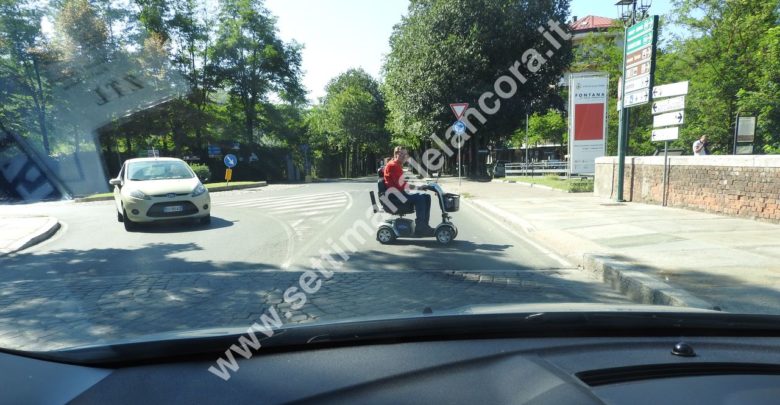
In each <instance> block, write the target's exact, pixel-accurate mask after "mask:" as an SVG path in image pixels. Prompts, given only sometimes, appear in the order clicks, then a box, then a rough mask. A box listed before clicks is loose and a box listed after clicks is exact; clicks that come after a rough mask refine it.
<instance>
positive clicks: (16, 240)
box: [0, 216, 60, 257]
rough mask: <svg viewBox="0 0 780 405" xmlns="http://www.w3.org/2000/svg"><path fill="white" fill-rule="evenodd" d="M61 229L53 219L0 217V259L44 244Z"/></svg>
mask: <svg viewBox="0 0 780 405" xmlns="http://www.w3.org/2000/svg"><path fill="white" fill-rule="evenodd" d="M59 228H60V223H59V222H57V219H56V218H52V217H2V216H0V257H2V256H5V255H7V254H10V253H14V252H17V251H19V250H22V249H25V248H27V247H30V246H32V245H35V244H36V243H39V242H42V241H44V240H46V239H48V238H49V237H50V236H52V235H54V233H55V232H57V230H58V229H59Z"/></svg>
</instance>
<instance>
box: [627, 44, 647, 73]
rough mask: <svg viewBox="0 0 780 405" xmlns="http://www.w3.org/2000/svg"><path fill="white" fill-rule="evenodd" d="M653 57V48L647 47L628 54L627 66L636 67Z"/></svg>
mask: <svg viewBox="0 0 780 405" xmlns="http://www.w3.org/2000/svg"><path fill="white" fill-rule="evenodd" d="M652 57H653V49H652V48H651V47H646V48H643V49H640V50H638V51H634V52H631V53H629V54H628V55H626V67H627V68H630V67H634V66H636V65H637V64H639V63H642V62H646V61H649V60H650V59H652Z"/></svg>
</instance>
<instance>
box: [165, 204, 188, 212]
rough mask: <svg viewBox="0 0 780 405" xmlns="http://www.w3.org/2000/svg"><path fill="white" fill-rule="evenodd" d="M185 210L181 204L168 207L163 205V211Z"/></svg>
mask: <svg viewBox="0 0 780 405" xmlns="http://www.w3.org/2000/svg"><path fill="white" fill-rule="evenodd" d="M181 211H184V207H182V206H181V205H171V206H168V207H163V212H181Z"/></svg>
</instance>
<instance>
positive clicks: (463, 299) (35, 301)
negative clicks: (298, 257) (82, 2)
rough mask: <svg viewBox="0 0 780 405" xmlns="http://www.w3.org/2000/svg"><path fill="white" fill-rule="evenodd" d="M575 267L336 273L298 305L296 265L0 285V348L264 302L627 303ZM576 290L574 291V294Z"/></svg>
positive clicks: (374, 307) (382, 311)
mask: <svg viewBox="0 0 780 405" xmlns="http://www.w3.org/2000/svg"><path fill="white" fill-rule="evenodd" d="M570 272H578V270H544V271H539V270H534V271H529V270H524V271H514V272H512V271H493V272H480V273H474V272H455V271H445V272H438V271H406V272H394V273H388V272H337V273H335V274H334V275H333V277H332V278H331V279H330V280H327V281H326V282H324V283H323V284H322V287H321V288H320V289H319V291H317V292H316V293H313V294H310V295H308V298H309V299H310V300H309V302H307V303H306V305H304V306H303V307H302V308H300V309H299V310H295V311H294V310H291V309H290V304H288V303H284V298H283V293H284V291H285V290H286V289H287V288H288V287H290V286H297V285H298V280H299V277H300V274H301V272H295V271H287V272H285V271H276V270H268V271H262V270H258V271H251V270H244V271H238V272H236V271H231V272H208V273H176V274H165V273H158V274H146V275H144V276H137V277H135V276H115V277H100V278H93V279H87V280H82V279H75V278H63V279H50V280H45V281H41V280H36V281H32V280H30V281H15V282H4V283H0V346H2V347H12V348H17V349H22V350H55V349H58V348H65V347H72V346H78V345H84V344H99V343H107V342H110V341H113V340H117V339H127V338H133V337H139V336H143V335H146V334H154V333H159V332H165V331H181V330H188V329H199V328H213V327H215V326H220V327H229V326H237V327H244V326H246V327H248V326H249V325H251V324H252V323H253V322H255V321H257V320H258V319H259V317H260V315H261V314H262V313H263V312H264V311H266V310H267V309H268V308H269V307H270V306H272V305H273V306H275V308H276V310H277V312H278V313H279V316H285V317H286V318H287V319H285V320H284V321H285V323H287V324H289V323H301V322H311V321H318V320H324V321H327V320H338V319H345V318H351V317H360V316H371V315H386V314H398V313H409V314H415V313H416V314H419V313H422V311H423V309H425V308H426V307H430V308H431V309H432V310H433V311H434V312H435V311H438V310H446V309H455V308H458V307H461V306H463V304H464V303H472V304H500V303H524V302H561V301H574V302H593V301H598V302H605V303H624V302H625V298H623V297H621V296H620V295H618V294H616V293H614V292H612V291H611V290H608V289H606V288H597V287H599V285H598V284H595V285H589V284H583V283H578V282H573V281H570V280H569V279H568V278H567V276H568V274H567V273H570ZM572 291H576V292H575V293H574V294H572Z"/></svg>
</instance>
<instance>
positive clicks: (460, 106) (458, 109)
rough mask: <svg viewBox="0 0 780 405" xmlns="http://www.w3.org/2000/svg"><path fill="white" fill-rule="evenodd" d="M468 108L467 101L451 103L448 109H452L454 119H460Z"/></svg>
mask: <svg viewBox="0 0 780 405" xmlns="http://www.w3.org/2000/svg"><path fill="white" fill-rule="evenodd" d="M468 108H469V103H451V104H450V109H452V113H453V114H455V119H458V120H459V119H460V118H461V117H463V113H465V112H466V110H467V109H468Z"/></svg>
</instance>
